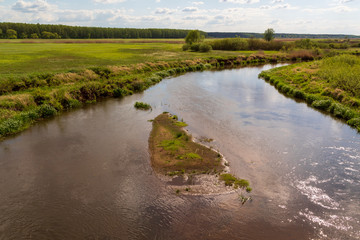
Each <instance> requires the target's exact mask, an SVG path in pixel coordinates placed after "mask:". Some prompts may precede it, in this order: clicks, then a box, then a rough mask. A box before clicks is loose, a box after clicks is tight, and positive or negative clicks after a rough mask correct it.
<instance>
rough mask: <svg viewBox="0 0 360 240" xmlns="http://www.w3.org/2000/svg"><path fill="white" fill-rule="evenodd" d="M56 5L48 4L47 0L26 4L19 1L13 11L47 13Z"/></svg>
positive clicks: (37, 0)
mask: <svg viewBox="0 0 360 240" xmlns="http://www.w3.org/2000/svg"><path fill="white" fill-rule="evenodd" d="M54 8H55V5H51V4H49V3H47V2H46V1H45V0H36V1H32V2H26V1H23V0H19V1H17V2H16V3H15V4H14V5H13V6H12V9H13V10H15V11H19V12H24V13H30V12H45V11H50V10H51V9H54Z"/></svg>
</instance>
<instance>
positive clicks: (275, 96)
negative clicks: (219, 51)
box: [0, 65, 360, 240]
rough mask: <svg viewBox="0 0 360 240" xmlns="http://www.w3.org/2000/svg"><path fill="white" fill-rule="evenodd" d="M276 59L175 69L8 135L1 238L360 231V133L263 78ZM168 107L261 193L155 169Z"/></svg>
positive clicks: (308, 235)
mask: <svg viewBox="0 0 360 240" xmlns="http://www.w3.org/2000/svg"><path fill="white" fill-rule="evenodd" d="M272 67H275V66H271V65H266V66H257V67H246V68H241V69H233V70H223V71H216V72H212V71H205V72H195V73H188V74H185V75H182V76H179V77H176V78H172V79H165V80H163V81H162V82H161V83H159V84H157V85H155V86H153V87H152V88H150V89H148V90H146V91H145V92H144V93H142V94H136V95H133V96H130V97H126V98H124V99H111V100H106V101H103V102H100V103H97V104H95V105H91V106H88V107H86V108H83V109H79V110H75V111H72V112H68V113H65V114H63V115H62V116H60V117H56V118H54V119H51V120H48V121H44V122H40V123H38V124H36V125H35V126H33V127H32V128H30V129H29V130H27V131H25V132H23V133H22V134H20V135H18V136H15V137H12V138H9V139H7V140H5V141H3V142H1V143H0V239H102V240H113V239H247V240H248V239H254V240H255V239H256V240H262V239H277V240H281V239H284V240H285V239H286V240H288V239H360V222H359V221H360V173H359V171H360V147H359V146H360V135H359V134H358V133H357V132H356V130H354V129H352V128H350V127H348V126H347V125H345V124H343V123H342V122H340V121H337V120H335V119H333V118H331V117H329V116H327V115H324V114H322V113H320V112H318V111H315V110H313V109H310V108H308V107H307V106H306V104H304V103H297V102H295V101H294V100H292V99H288V98H286V97H284V96H283V95H281V94H279V93H278V92H277V91H276V90H275V89H274V88H273V87H272V86H270V85H268V84H267V83H265V82H264V81H263V80H261V79H258V77H257V75H258V74H259V73H260V72H261V71H262V70H265V69H269V68H272ZM135 101H144V102H147V103H150V104H151V105H152V107H153V110H152V111H147V112H144V111H137V110H135V109H134V107H133V105H134V102H135ZM163 111H168V112H170V113H173V114H176V115H178V116H179V119H182V118H183V119H184V121H186V122H187V123H188V124H189V127H187V129H188V130H189V131H190V132H191V133H192V134H193V136H194V137H195V138H199V137H202V136H203V137H208V138H213V139H214V140H215V141H214V142H211V143H210V145H211V146H213V147H214V148H215V149H218V150H219V151H220V152H221V153H222V154H224V156H225V157H226V159H227V160H228V161H229V163H230V170H231V172H232V173H233V174H235V175H236V176H238V177H241V178H245V179H248V180H249V181H250V184H251V187H252V188H253V192H252V193H251V196H252V199H253V200H252V201H251V202H247V203H245V204H244V205H242V204H241V202H240V200H239V195H238V194H237V193H227V194H218V195H200V196H192V195H183V194H176V193H175V192H174V191H173V189H171V188H169V187H168V186H167V184H165V183H164V182H163V181H161V180H160V179H159V178H158V177H157V176H156V174H154V172H153V171H152V169H151V165H150V156H149V152H148V137H149V133H150V131H151V123H150V122H148V120H150V119H153V118H155V117H156V116H157V115H158V114H160V113H161V112H163Z"/></svg>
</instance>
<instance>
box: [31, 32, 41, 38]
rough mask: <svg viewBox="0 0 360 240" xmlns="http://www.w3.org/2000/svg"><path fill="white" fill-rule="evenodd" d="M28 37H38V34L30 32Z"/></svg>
mask: <svg viewBox="0 0 360 240" xmlns="http://www.w3.org/2000/svg"><path fill="white" fill-rule="evenodd" d="M30 38H32V39H38V38H39V36H38V35H37V33H32V34H30Z"/></svg>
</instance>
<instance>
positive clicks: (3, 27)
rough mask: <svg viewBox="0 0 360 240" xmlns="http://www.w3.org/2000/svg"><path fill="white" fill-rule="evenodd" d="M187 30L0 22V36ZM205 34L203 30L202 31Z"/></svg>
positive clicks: (176, 33) (161, 34) (180, 33)
mask: <svg viewBox="0 0 360 240" xmlns="http://www.w3.org/2000/svg"><path fill="white" fill-rule="evenodd" d="M188 32H189V30H179V29H158V28H148V29H138V28H103V27H77V26H66V25H51V24H28V23H9V22H3V23H0V38H8V39H11V38H33V39H36V38H45V39H49V38H72V39H89V38H94V39H99V38H133V39H134V38H185V37H186V35H187V34H188ZM202 34H203V35H205V36H206V33H205V32H202Z"/></svg>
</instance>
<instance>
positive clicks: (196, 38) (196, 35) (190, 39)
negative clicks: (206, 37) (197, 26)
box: [185, 30, 202, 45]
mask: <svg viewBox="0 0 360 240" xmlns="http://www.w3.org/2000/svg"><path fill="white" fill-rule="evenodd" d="M201 40H202V39H201V36H200V31H199V30H191V31H189V33H188V34H187V36H186V38H185V42H186V43H187V44H190V45H191V44H193V43H198V42H200V41H201Z"/></svg>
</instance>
